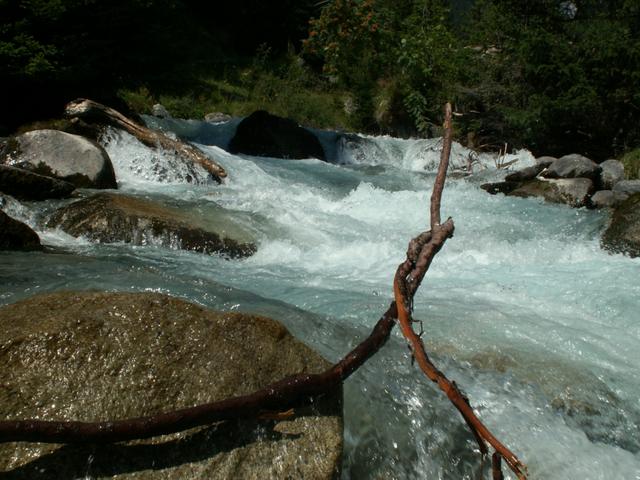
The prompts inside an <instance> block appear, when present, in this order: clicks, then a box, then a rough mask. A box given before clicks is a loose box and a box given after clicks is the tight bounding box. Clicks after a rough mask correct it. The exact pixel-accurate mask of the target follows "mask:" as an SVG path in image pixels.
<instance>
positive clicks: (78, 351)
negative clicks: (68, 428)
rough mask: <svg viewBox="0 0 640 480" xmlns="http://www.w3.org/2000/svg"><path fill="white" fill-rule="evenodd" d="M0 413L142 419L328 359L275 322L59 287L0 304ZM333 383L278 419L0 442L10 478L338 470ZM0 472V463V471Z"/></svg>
mask: <svg viewBox="0 0 640 480" xmlns="http://www.w3.org/2000/svg"><path fill="white" fill-rule="evenodd" d="M0 345H2V349H0V362H1V363H2V365H3V368H2V369H0V385H1V387H2V388H0V418H3V419H24V418H39V419H43V420H82V421H95V420H107V419H123V418H131V417H139V416H147V415H152V414H156V413H160V412H166V411H169V410H173V409H176V408H185V407H190V406H194V405H199V404H204V403H208V402H214V401H218V400H222V399H224V398H229V397H231V396H237V395H243V394H248V393H251V392H253V391H255V390H257V389H259V388H262V387H264V386H266V385H268V384H269V383H272V382H274V381H277V380H279V379H282V378H284V377H285V376H287V375H291V374H293V373H298V372H309V373H311V372H319V371H322V370H324V369H326V368H327V367H328V362H327V361H326V360H324V359H322V358H321V357H320V356H319V355H317V354H316V353H314V352H313V351H312V350H311V349H310V348H308V347H307V346H305V345H303V344H302V343H300V342H299V341H297V340H296V339H294V338H293V337H292V336H291V335H290V334H289V332H288V331H287V330H286V329H285V328H284V327H283V326H282V325H280V324H279V323H278V322H276V321H274V320H271V319H268V318H264V317H258V316H253V315H246V314H239V313H219V312H213V311H211V310H207V309H205V308H203V307H200V306H197V305H193V304H191V303H187V302H185V301H183V300H180V299H177V298H172V297H168V296H165V295H160V294H156V293H91V292H84V293H72V292H61V293H55V294H48V295H40V296H37V297H33V298H30V299H28V300H24V301H22V302H19V303H16V304H13V305H7V306H4V307H2V308H0ZM341 452H342V411H341V392H340V391H336V392H334V393H332V394H330V395H326V396H322V397H319V398H318V399H317V401H316V402H315V403H314V405H313V407H312V408H306V409H299V410H296V411H295V414H294V416H293V417H291V418H290V419H288V420H280V421H275V420H273V421H255V420H244V421H232V422H227V423H221V424H217V425H213V426H210V427H201V428H195V429H192V430H189V431H186V432H182V433H178V434H173V435H165V436H162V437H156V438H153V439H149V440H142V441H135V442H127V443H120V444H115V445H102V446H100V447H95V446H91V445H67V446H63V447H60V446H59V445H47V444H38V443H8V444H0V472H4V475H7V476H9V477H10V478H12V479H16V480H17V479H29V480H45V479H47V480H49V479H51V480H53V479H61V478H63V479H71V478H113V479H129V478H131V479H136V480H147V479H148V480H151V479H153V480H156V479H159V480H170V479H189V478H193V479H195V478H207V479H229V478H242V479H256V480H257V479H263V478H274V479H275V478H313V479H331V478H336V477H338V476H339V468H340V458H341ZM0 474H1V473H0Z"/></svg>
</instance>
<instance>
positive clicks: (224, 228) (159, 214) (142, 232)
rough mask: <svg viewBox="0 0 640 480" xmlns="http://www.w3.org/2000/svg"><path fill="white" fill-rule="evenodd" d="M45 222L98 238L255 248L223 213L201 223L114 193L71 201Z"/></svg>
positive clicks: (204, 248) (229, 252)
mask: <svg viewBox="0 0 640 480" xmlns="http://www.w3.org/2000/svg"><path fill="white" fill-rule="evenodd" d="M48 226H49V227H51V228H55V227H59V228H61V229H62V230H64V231H65V232H67V233H69V234H70V235H73V236H75V237H80V236H84V237H87V238H88V239H90V240H93V241H97V242H102V243H115V242H124V243H131V244H134V245H159V246H164V247H169V248H177V249H182V250H193V251H196V252H203V253H218V254H222V255H226V256H229V257H232V258H238V257H246V256H249V255H252V254H253V253H255V251H256V246H255V244H254V243H252V242H251V241H249V240H248V234H246V233H245V232H242V231H241V229H239V228H238V227H236V226H235V225H233V224H232V223H231V222H229V221H226V220H225V219H224V218H219V219H218V221H217V222H215V221H212V222H209V223H207V222H204V221H203V220H202V219H198V218H192V217H190V216H189V215H188V214H187V213H185V212H184V211H183V210H180V209H178V208H171V207H167V206H164V205H162V204H159V203H155V202H152V201H150V200H146V199H142V198H137V197H133V196H129V195H119V194H116V193H99V194H97V195H94V196H92V197H89V198H85V199H82V200H80V201H77V202H74V203H71V204H69V205H67V206H66V207H63V208H61V209H60V210H58V211H56V212H55V213H54V214H53V216H52V217H51V219H50V220H49V222H48Z"/></svg>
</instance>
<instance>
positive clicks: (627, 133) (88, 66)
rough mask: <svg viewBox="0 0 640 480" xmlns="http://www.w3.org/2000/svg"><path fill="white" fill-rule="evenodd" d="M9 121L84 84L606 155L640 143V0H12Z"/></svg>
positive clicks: (99, 96)
mask: <svg viewBox="0 0 640 480" xmlns="http://www.w3.org/2000/svg"><path fill="white" fill-rule="evenodd" d="M0 85H2V87H1V91H0V102H1V105H0V135H7V134H9V133H11V132H13V131H14V130H15V129H16V128H18V127H19V126H20V125H23V124H25V123H28V122H33V121H36V120H43V119H47V118H53V117H56V116H59V115H60V112H61V111H62V107H63V105H64V104H65V103H66V102H67V101H69V100H71V99H73V98H76V97H80V96H84V97H90V98H94V99H96V100H99V101H102V102H105V103H108V104H110V105H113V106H115V107H117V108H121V109H124V110H127V109H128V110H134V111H138V112H142V113H144V112H146V111H148V110H149V109H150V108H151V106H152V105H153V104H154V103H156V102H161V103H163V104H164V105H165V106H166V107H167V108H168V109H169V111H170V112H171V113H172V114H173V115H174V116H181V117H193V118H201V117H202V115H204V114H205V113H207V112H211V111H222V112H225V113H230V114H232V115H245V114H248V113H250V112H251V111H253V110H255V109H258V108H263V109H267V110H270V111H271V112H273V113H276V114H279V115H284V116H289V117H291V118H294V119H296V120H297V121H299V122H300V123H303V124H306V125H311V126H316V127H321V128H343V129H349V130H358V131H363V132H368V133H389V134H393V135H401V136H410V135H413V136H415V135H435V134H437V133H438V127H437V125H439V124H440V123H441V118H440V111H441V105H442V104H443V103H444V102H445V101H452V102H453V103H454V108H455V110H456V112H458V113H459V114H461V115H460V116H459V117H458V118H457V121H456V125H457V132H456V136H457V137H458V139H460V140H461V141H462V142H463V143H467V144H469V145H470V146H473V147H477V148H499V147H501V146H502V145H504V143H508V144H509V146H511V147H521V146H525V147H528V148H530V149H532V150H533V151H534V153H537V154H555V155H562V154H565V153H569V152H579V153H583V154H586V155H588V156H590V157H592V158H594V159H597V160H603V159H605V158H609V157H613V156H617V155H620V154H622V153H624V152H625V151H629V150H632V149H634V148H637V147H638V146H640V2H638V1H637V0H608V1H607V0H573V1H559V0H537V1H535V2H531V1H525V0H475V1H474V0H457V1H444V0H329V1H327V0H325V1H318V0H312V1H309V0H300V1H295V0H279V1H276V0H274V1H271V2H264V1H257V0H235V1H233V2H198V1H195V0H126V1H125V0H110V1H107V0H0Z"/></svg>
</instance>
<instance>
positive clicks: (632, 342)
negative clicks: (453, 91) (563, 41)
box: [0, 121, 640, 480]
mask: <svg viewBox="0 0 640 480" xmlns="http://www.w3.org/2000/svg"><path fill="white" fill-rule="evenodd" d="M164 127H165V128H171V129H173V130H174V131H176V133H178V134H179V135H182V136H184V137H187V138H191V139H192V140H195V141H197V142H200V143H201V145H200V147H201V148H202V149H203V150H204V151H205V152H207V153H209V154H210V155H212V156H213V157H215V158H216V159H217V160H219V161H220V163H222V164H223V166H224V167H225V168H226V169H227V171H228V173H229V178H228V180H227V181H226V182H225V184H223V185H221V186H217V185H215V184H213V183H210V182H209V181H208V180H207V178H206V175H205V173H204V172H203V171H200V170H198V169H196V168H185V167H183V166H181V165H180V164H179V162H177V161H176V160H175V159H173V158H172V157H171V155H169V154H166V153H157V152H153V151H151V150H149V149H147V148H146V147H144V146H142V145H141V144H139V143H137V142H136V141H135V140H134V139H133V138H132V137H129V136H127V135H122V134H114V133H112V134H110V135H109V136H107V137H106V138H105V142H106V148H107V151H108V152H109V154H110V155H111V157H112V159H113V161H114V165H115V169H116V175H117V177H118V181H119V185H120V188H121V191H122V192H125V193H129V194H137V195H144V196H146V197H150V198H154V197H158V198H162V199H164V200H165V201H166V200H167V199H168V200H169V201H170V202H172V204H173V205H174V206H178V207H181V208H187V209H192V210H194V211H198V212H199V213H200V214H204V215H207V214H208V213H209V214H211V215H214V214H216V213H217V212H220V211H222V209H226V211H227V214H228V215H231V216H232V218H233V219H234V221H235V222H237V224H238V225H240V226H241V227H243V228H244V229H245V230H247V231H249V232H251V233H252V234H253V235H254V236H255V238H256V239H257V244H258V251H257V253H256V254H255V255H253V256H252V257H249V258H247V259H244V260H233V261H230V260H224V259H221V258H219V257H216V256H207V255H202V254H198V253H190V252H185V251H178V250H171V249H168V248H161V247H155V246H143V247H133V246H127V245H122V244H117V245H96V244H91V243H89V242H88V241H86V240H82V239H74V238H71V237H69V236H68V235H66V234H63V233H61V232H59V231H55V230H49V229H47V228H45V227H44V226H43V223H44V220H43V219H44V218H45V217H46V215H47V213H48V212H50V211H51V210H52V209H53V208H54V207H55V206H57V205H60V204H63V203H64V202H55V203H48V204H47V206H46V207H43V206H42V205H40V204H36V203H30V204H25V205H18V204H16V205H13V206H12V207H11V208H12V214H14V215H16V216H18V217H20V218H22V219H23V220H25V221H27V222H28V223H29V224H31V225H32V226H34V227H35V228H36V230H37V231H38V233H39V234H40V235H41V237H42V238H43V240H44V242H45V243H46V244H48V245H52V246H55V247H56V248H57V253H0V303H2V304H5V303H11V302H15V301H17V300H19V299H22V298H25V297H28V296H31V295H33V294H35V293H39V292H48V291H55V290H60V289H101V290H112V291H116V290H117V291H121V290H126V291H159V292H165V293H168V294H171V295H176V296H180V297H184V298H186V299H188V300H190V301H193V302H196V303H199V304H203V305H207V306H210V307H212V308H217V309H225V310H236V309H237V310H244V311H252V312H260V313H262V314H265V315H268V316H272V317H274V318H276V319H278V320H280V321H282V322H283V323H284V324H285V325H287V327H288V328H289V329H290V330H291V331H292V333H293V334H294V335H296V336H297V337H298V338H300V339H301V340H303V341H304V342H306V343H308V344H309V345H311V346H312V347H314V348H315V349H316V350H318V351H319V352H320V353H322V354H323V355H324V356H325V357H326V358H328V359H329V360H331V361H335V360H337V359H339V358H340V357H341V356H342V355H344V354H345V353H346V352H347V351H348V350H349V349H350V348H351V347H353V346H354V345H355V344H356V343H357V342H358V341H359V340H361V339H362V338H364V337H365V336H366V335H367V334H368V333H369V332H370V330H371V328H372V326H373V325H374V324H375V322H376V321H377V320H378V318H379V316H380V315H381V314H382V313H383V312H384V311H385V310H386V308H387V306H388V305H389V303H390V301H391V299H392V291H391V283H392V279H393V274H394V272H395V268H396V267H397V265H398V263H400V262H401V261H402V260H403V258H404V255H405V251H406V247H407V243H408V241H409V240H410V239H411V238H412V237H413V236H415V235H416V234H417V233H419V232H421V231H423V230H425V229H426V228H427V225H428V224H429V216H428V211H429V203H428V202H429V197H430V192H431V188H432V183H433V177H434V170H435V167H436V162H437V159H438V156H439V144H438V141H435V140H397V139H392V138H371V137H366V138H364V139H362V140H360V141H357V139H355V140H354V138H353V137H349V136H345V137H341V138H340V139H338V140H336V138H335V137H333V136H332V135H333V134H329V133H324V134H322V133H320V136H321V137H322V135H324V137H322V141H323V143H324V145H325V148H326V149H328V151H330V153H331V155H330V157H331V159H332V160H333V162H334V163H325V162H321V161H318V160H301V161H291V160H279V159H272V158H257V157H248V156H236V155H231V154H229V153H227V152H226V151H225V150H224V147H225V146H226V142H227V141H228V138H229V131H227V130H229V129H232V127H233V125H232V124H231V126H227V127H224V126H223V127H219V128H218V129H217V130H216V129H215V128H213V127H211V126H210V125H209V124H204V123H203V122H177V121H176V122H175V124H172V125H167V124H165V125H164ZM224 128H226V129H227V130H224ZM325 137H326V138H325ZM205 144H208V145H205ZM216 145H217V146H216ZM468 154H469V152H468V151H466V150H465V149H463V148H462V147H460V146H456V148H455V149H454V156H453V163H454V165H455V166H457V167H464V166H465V165H466V163H467V161H468ZM513 159H519V160H518V162H517V163H516V164H515V165H514V166H515V167H524V166H526V165H527V164H529V163H530V162H531V161H532V158H531V156H530V155H529V154H528V153H527V152H521V153H520V154H518V155H515V156H513V157H510V158H507V159H501V160H499V161H498V160H494V159H493V158H491V157H489V156H483V157H481V158H479V159H478V161H477V162H476V163H475V165H474V171H475V172H476V173H475V174H474V175H472V176H469V177H457V178H456V176H455V175H452V176H451V177H450V179H449V180H448V181H447V185H446V188H445V192H444V199H443V205H442V214H443V216H444V217H445V218H446V217H447V216H451V217H453V219H454V221H455V225H456V231H455V236H454V237H453V238H452V239H451V240H449V241H448V242H447V243H446V245H445V246H444V248H443V249H442V251H441V252H440V253H439V254H438V255H437V256H436V258H435V260H434V262H433V265H432V267H431V269H430V270H429V272H428V273H427V276H426V278H425V281H424V283H423V286H422V287H421V290H420V291H419V292H418V295H417V296H416V302H415V308H416V313H415V317H416V318H420V319H423V320H424V330H425V336H424V339H425V343H426V347H427V350H428V352H430V353H431V354H432V358H433V360H434V363H435V364H436V365H437V366H439V367H440V368H441V369H442V370H443V371H444V372H445V373H446V374H447V376H448V377H449V378H451V379H453V380H455V381H456V382H457V383H458V384H459V385H460V387H461V389H462V390H463V391H464V392H466V394H467V395H468V396H469V398H470V400H471V403H472V405H473V406H474V407H475V409H476V411H477V412H478V414H479V416H480V417H481V419H482V420H483V421H484V422H485V423H486V425H487V426H488V427H489V428H490V429H491V430H492V431H493V432H494V433H495V434H496V436H497V437H498V438H499V439H501V440H502V441H503V442H504V443H505V444H507V445H508V446H509V447H510V448H511V449H512V450H513V451H514V452H516V453H517V454H518V455H519V457H520V458H521V459H522V460H523V461H524V462H525V463H526V464H527V465H528V467H529V472H530V478H532V479H545V480H549V479H557V480H560V479H562V480H566V479H576V480H583V479H593V480H595V479H607V480H610V479H620V480H623V479H624V480H629V479H640V371H639V367H640V282H639V281H638V279H639V278H640V275H639V274H640V259H630V258H628V257H624V256H622V255H610V254H608V253H606V252H604V251H602V250H601V249H600V246H599V238H600V234H601V232H602V230H603V228H604V226H605V223H606V219H607V217H606V214H605V213H602V212H596V211H588V210H586V209H571V208H569V207H565V206H558V205H550V204H546V203H543V201H542V200H538V199H519V198H511V197H505V196H503V195H497V196H492V195H489V194H487V193H486V192H484V191H482V190H481V189H480V188H479V184H480V183H483V182H486V181H490V180H491V179H494V178H497V177H499V176H500V175H501V174H502V173H501V171H497V170H496V168H495V164H496V163H498V162H506V161H510V160H513ZM187 180H191V182H190V183H189V182H188V181H187ZM344 395H345V400H344V418H345V449H344V460H343V473H342V477H343V478H344V479H354V480H359V479H380V478H393V479H460V478H466V479H478V478H482V474H483V472H484V478H489V476H490V475H488V474H487V472H488V466H487V465H482V463H481V459H480V456H479V454H478V452H477V445H476V444H475V442H474V440H473V437H472V436H471V434H470V433H469V431H468V430H467V428H466V426H465V424H464V423H463V421H462V419H461V417H460V416H459V414H458V413H457V411H456V410H455V409H454V408H453V407H452V406H451V405H450V403H449V402H448V400H447V399H446V398H445V397H444V395H443V394H442V393H441V392H440V391H438V390H437V389H436V388H435V387H434V386H433V385H432V384H431V383H430V382H427V381H426V379H425V378H424V377H423V376H422V374H421V373H420V372H419V371H418V370H417V368H415V367H412V365H411V361H410V355H409V351H408V349H407V347H406V345H405V342H404V341H403V339H402V338H401V336H400V334H399V332H397V331H395V332H394V333H393V334H392V338H391V340H390V341H389V343H388V344H387V345H386V346H385V347H384V348H383V349H382V350H381V351H380V352H379V353H378V354H377V355H376V356H375V357H374V358H373V359H372V360H370V361H369V362H368V363H367V364H366V365H365V366H364V367H363V368H362V369H360V370H359V371H358V372H357V373H356V374H354V375H353V376H352V377H351V378H350V379H348V380H347V382H346V383H345V387H344ZM504 471H505V475H506V478H513V477H512V476H510V475H509V472H508V471H507V468H506V467H505V468H504Z"/></svg>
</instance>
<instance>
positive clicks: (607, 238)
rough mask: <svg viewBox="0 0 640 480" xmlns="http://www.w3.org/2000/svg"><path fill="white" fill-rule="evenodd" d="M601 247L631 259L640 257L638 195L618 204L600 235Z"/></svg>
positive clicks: (639, 209) (639, 201) (639, 208)
mask: <svg viewBox="0 0 640 480" xmlns="http://www.w3.org/2000/svg"><path fill="white" fill-rule="evenodd" d="M602 247H603V248H605V249H606V250H609V251H611V252H615V253H624V254H627V255H629V256H631V257H638V256H640V193H635V194H633V195H631V196H629V198H627V199H626V200H623V201H622V202H620V203H619V204H618V205H617V206H616V207H615V210H614V212H613V215H612V217H611V223H610V224H609V227H608V228H607V229H606V230H605V232H604V234H603V235H602Z"/></svg>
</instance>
